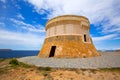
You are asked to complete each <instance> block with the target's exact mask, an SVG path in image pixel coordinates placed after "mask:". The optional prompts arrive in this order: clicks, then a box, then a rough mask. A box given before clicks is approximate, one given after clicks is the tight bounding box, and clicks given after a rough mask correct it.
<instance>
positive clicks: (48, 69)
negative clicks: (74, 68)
mask: <svg viewBox="0 0 120 80" xmlns="http://www.w3.org/2000/svg"><path fill="white" fill-rule="evenodd" d="M38 70H44V71H51V67H38Z"/></svg>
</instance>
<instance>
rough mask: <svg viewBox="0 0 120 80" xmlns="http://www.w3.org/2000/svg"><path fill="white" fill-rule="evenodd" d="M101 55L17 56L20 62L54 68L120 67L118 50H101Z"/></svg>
mask: <svg viewBox="0 0 120 80" xmlns="http://www.w3.org/2000/svg"><path fill="white" fill-rule="evenodd" d="M100 54H101V56H98V57H90V58H72V59H69V58H68V59H66V58H60V59H58V58H38V57H37V56H29V57H23V58H19V59H18V60H19V61H20V62H24V63H27V64H31V65H35V66H39V67H54V68H82V69H96V68H116V67H120V52H102V53H100Z"/></svg>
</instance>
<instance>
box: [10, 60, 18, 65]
mask: <svg viewBox="0 0 120 80" xmlns="http://www.w3.org/2000/svg"><path fill="white" fill-rule="evenodd" d="M9 64H11V65H12V66H18V65H19V62H18V60H17V59H12V60H11V61H10V62H9Z"/></svg>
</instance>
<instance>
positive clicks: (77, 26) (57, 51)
mask: <svg viewBox="0 0 120 80" xmlns="http://www.w3.org/2000/svg"><path fill="white" fill-rule="evenodd" d="M89 29H90V23H89V20H88V19H87V18H86V17H83V16H76V15H63V16H58V17H55V18H53V19H51V20H49V21H48V22H47V24H46V38H45V41H44V44H43V46H42V49H41V50H40V52H39V54H38V56H39V57H58V58H82V57H83V58H85V57H92V56H98V55H99V54H98V52H97V50H96V49H95V47H94V45H93V43H92V39H91V37H90V34H89Z"/></svg>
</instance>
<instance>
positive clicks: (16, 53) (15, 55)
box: [0, 50, 39, 58]
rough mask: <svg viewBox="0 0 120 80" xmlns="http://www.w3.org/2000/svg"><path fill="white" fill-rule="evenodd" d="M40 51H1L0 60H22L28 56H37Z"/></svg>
mask: <svg viewBox="0 0 120 80" xmlns="http://www.w3.org/2000/svg"><path fill="white" fill-rule="evenodd" d="M38 53H39V50H38V51H37V50H12V51H0V58H20V57H26V56H37V55H38Z"/></svg>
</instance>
